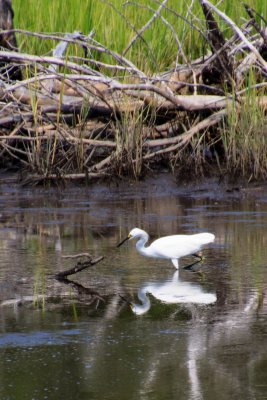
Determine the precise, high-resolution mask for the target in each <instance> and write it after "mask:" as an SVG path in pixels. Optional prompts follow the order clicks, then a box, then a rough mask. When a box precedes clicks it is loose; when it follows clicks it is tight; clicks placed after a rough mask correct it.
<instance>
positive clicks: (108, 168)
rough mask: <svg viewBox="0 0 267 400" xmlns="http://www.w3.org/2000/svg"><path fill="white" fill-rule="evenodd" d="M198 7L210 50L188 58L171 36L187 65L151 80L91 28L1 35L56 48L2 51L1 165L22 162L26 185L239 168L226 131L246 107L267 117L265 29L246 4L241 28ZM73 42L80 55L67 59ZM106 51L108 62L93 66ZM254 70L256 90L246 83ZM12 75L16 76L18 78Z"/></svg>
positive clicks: (202, 1)
mask: <svg viewBox="0 0 267 400" xmlns="http://www.w3.org/2000/svg"><path fill="white" fill-rule="evenodd" d="M199 2H200V4H201V6H202V10H203V13H204V16H205V19H206V28H207V30H206V32H202V33H201V34H202V35H204V36H205V38H206V41H207V42H208V44H209V47H210V52H209V53H208V54H204V55H203V56H202V57H201V58H200V59H196V60H191V61H189V60H188V59H187V57H186V56H185V54H184V52H183V48H182V45H181V43H180V42H179V38H178V37H177V36H175V38H176V41H177V43H178V44H179V48H180V54H179V57H182V58H183V59H184V61H185V62H184V63H183V64H178V63H175V67H174V68H173V69H172V70H170V71H166V72H164V73H160V74H156V75H153V76H147V75H146V74H145V73H144V72H143V71H141V70H140V69H139V68H138V67H137V66H136V65H134V64H133V62H131V61H129V60H128V59H127V58H126V57H125V56H123V55H121V54H117V53H116V52H114V51H111V50H110V49H108V48H106V47H105V46H104V45H102V44H101V43H99V42H97V41H96V40H95V39H94V34H93V32H91V33H90V34H89V35H88V36H85V35H83V34H81V33H77V32H75V33H74V34H65V35H64V36H63V35H62V36H61V35H57V36H56V35H47V34H38V33H33V32H26V31H21V30H18V29H17V30H14V29H12V30H3V31H2V32H0V37H1V38H5V37H7V36H8V35H12V34H14V32H20V34H24V35H34V36H37V37H38V38H39V39H40V40H47V39H50V40H51V39H52V40H54V41H57V42H58V44H57V46H56V47H55V49H54V51H53V55H52V56H37V55H31V54H25V53H19V52H17V51H14V48H13V47H9V48H8V46H5V47H6V48H5V49H3V48H2V50H1V51H0V63H1V66H2V67H1V70H0V127H1V136H0V146H1V163H2V166H6V165H10V163H12V164H17V165H19V166H20V168H21V165H23V166H24V168H23V169H24V170H25V171H28V172H30V174H29V175H28V177H30V180H31V181H36V182H39V181H42V180H46V179H58V178H64V179H76V178H86V179H91V178H98V177H103V176H111V175H124V174H131V175H132V176H134V177H140V175H141V174H142V171H143V170H144V169H145V167H153V166H159V165H161V163H162V162H164V165H166V163H167V164H168V166H171V167H175V166H178V167H179V166H181V165H187V167H188V168H191V167H192V165H194V168H199V166H200V165H203V163H204V164H206V165H207V163H208V165H211V164H212V163H214V162H215V164H216V166H217V167H218V166H219V167H220V168H221V166H222V162H223V161H222V160H223V159H224V161H225V160H226V161H225V162H226V164H227V165H228V167H229V169H230V168H232V167H233V166H236V168H239V169H241V170H242V169H244V170H245V169H246V168H245V167H244V165H243V164H242V163H243V161H242V160H241V161H240V157H239V156H238V154H236V153H235V154H234V153H231V157H230V158H231V162H230V158H229V154H230V153H228V152H230V149H231V148H234V146H233V144H232V139H233V138H232V136H231V129H232V128H229V125H230V124H231V123H232V127H233V124H236V125H238V124H239V122H238V121H239V120H238V119H236V118H234V117H233V116H235V117H236V115H239V110H240V109H243V110H244V109H246V107H247V108H248V109H249V110H251V111H252V109H253V105H255V104H256V108H257V110H259V109H260V110H261V112H262V114H261V115H262V116H265V110H266V107H267V97H266V96H264V92H265V88H266V77H267V62H266V59H267V23H266V21H265V20H264V19H263V17H261V16H257V13H256V12H255V10H252V9H251V8H249V7H248V6H245V7H246V10H247V13H248V16H249V20H248V21H247V22H246V23H245V24H244V25H243V26H242V27H238V26H237V25H236V24H235V23H234V22H233V21H232V20H231V19H230V18H229V17H228V16H227V15H225V14H224V13H223V12H221V11H220V10H218V9H217V8H216V7H215V6H214V5H212V3H211V2H210V1H208V0H199ZM165 3H166V0H165V1H162V2H161V3H160V5H159V8H158V10H156V12H155V14H154V15H153V18H151V20H150V21H149V22H148V23H147V24H146V26H144V27H143V28H142V29H141V30H140V31H139V32H138V33H137V34H136V36H135V37H134V38H133V40H132V41H131V43H130V45H129V47H131V46H133V45H134V43H135V42H136V41H137V40H138V39H139V38H140V37H141V36H142V34H143V33H144V31H145V30H146V29H148V27H149V26H150V24H152V23H153V20H154V19H156V18H159V16H160V13H161V10H162V9H163V8H164V7H166V4H165ZM215 16H216V18H215ZM256 17H258V19H260V24H259V23H258V22H256V19H257V18H256ZM216 19H220V20H222V21H223V22H224V23H225V24H226V25H227V26H228V27H230V28H231V30H232V32H233V34H232V36H231V37H230V38H228V39H226V38H225V36H224V33H223V31H222V30H221V29H220V27H219V24H218V22H217V21H216ZM263 25H264V26H265V27H264V28H262V26H263ZM173 34H174V35H176V34H175V32H173ZM70 44H74V45H75V46H78V47H79V48H80V49H82V51H83V52H84V55H83V56H82V57H74V56H70V55H69V54H68V55H66V49H67V48H68V46H69V45H70ZM103 54H105V55H108V56H109V57H110V59H112V60H113V62H111V63H109V64H107V63H105V62H103V61H99V60H100V58H101V55H103ZM175 59H177V54H174V60H175ZM252 71H253V77H254V78H253V87H252V85H251V80H250V81H249V77H250V76H251V72H252ZM18 73H19V74H20V73H21V74H22V75H21V79H20V80H16V81H15V80H14V74H17V75H16V77H17V76H18ZM252 89H253V93H254V95H253V105H252V104H251V102H252V99H251V90H252ZM248 94H249V95H248ZM226 117H227V118H226ZM229 117H230V118H229ZM233 118H234V121H233ZM231 119H232V121H231ZM265 123H266V120H265ZM226 126H228V128H227V129H228V130H227V131H226ZM236 128H237V126H236V127H235V134H236ZM263 129H265V128H263ZM222 131H224V132H227V134H226V135H224V134H223V133H222ZM229 132H230V133H229ZM252 134H253V135H254V134H255V132H252ZM265 136H266V132H261V140H264V143H265V142H266V138H265ZM260 147H261V149H262V146H260ZM243 150H244V149H243ZM243 150H242V152H243V153H244V151H243ZM265 150H266V147H265ZM249 151H250V152H251V151H254V152H255V149H254V150H253V149H251V148H250V149H249ZM227 157H228V159H227ZM258 157H259V155H256V153H255V154H254V155H253V156H252V158H251V154H250V161H249V162H250V163H251V165H250V170H251V169H252V173H253V174H254V175H257V173H260V172H262V173H265V172H266V171H267V161H266V170H265V169H264V168H263V167H262V161H260V162H259V170H257V171H256V170H255V158H258ZM265 157H267V156H265Z"/></svg>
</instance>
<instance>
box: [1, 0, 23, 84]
mask: <svg viewBox="0 0 267 400" xmlns="http://www.w3.org/2000/svg"><path fill="white" fill-rule="evenodd" d="M13 18H14V11H13V8H12V0H0V31H4V32H0V47H2V48H5V49H8V50H12V51H17V49H18V48H17V40H16V36H15V33H14V32H13V31H12V30H13V28H14V26H13ZM0 78H1V79H4V80H21V79H22V74H21V69H20V67H19V66H17V65H11V64H10V63H9V62H8V60H6V61H1V63H0Z"/></svg>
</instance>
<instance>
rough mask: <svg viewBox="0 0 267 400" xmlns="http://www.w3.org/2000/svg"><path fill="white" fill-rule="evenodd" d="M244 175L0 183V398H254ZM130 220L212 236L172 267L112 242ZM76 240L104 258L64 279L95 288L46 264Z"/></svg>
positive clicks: (262, 326) (248, 193)
mask: <svg viewBox="0 0 267 400" xmlns="http://www.w3.org/2000/svg"><path fill="white" fill-rule="evenodd" d="M252 189H253V190H236V189H233V190H231V191H230V192H228V191H226V188H225V187H224V186H223V185H218V183H216V182H207V183H206V184H201V185H199V186H198V185H192V186H190V187H187V186H182V185H179V186H177V185H176V184H175V182H174V180H173V178H171V177H169V176H168V175H163V176H161V177H160V179H159V180H158V181H156V180H150V181H149V182H144V183H139V184H128V183H125V184H122V185H119V186H117V185H115V184H113V183H111V184H110V185H100V184H97V185H94V186H93V187H88V188H77V187H72V188H65V189H57V188H50V189H42V188H34V189H32V188H31V189H29V188H18V187H16V186H12V185H8V184H3V183H2V185H1V186H0V304H1V306H0V318H1V325H0V326H1V329H0V356H1V357H0V399H1V400H9V399H10V400H14V399H15V400H24V399H25V400H26V399H27V400H29V399H32V400H33V399H37V400H42V399H49V400H50V399H65V400H68V399H109V400H113V399H114V400H115V399H127V400H128V399H129V400H132V399H144V400H145V399H149V400H150V399H151V400H152V399H155V400H158V399H159V400H161V399H180V400H183V399H185V400H188V399H189V400H200V399H205V400H206V399H212V400H213V399H216V400H223V399H227V400H228V399H245V400H246V399H248V400H250V399H257V400H258V399H267V341H266V336H267V312H266V310H267V307H266V306H267V303H266V298H265V293H266V289H265V288H266V281H267V246H266V244H267V233H266V226H267V196H266V193H267V191H265V189H264V188H262V189H259V188H256V187H255V188H252ZM134 226H138V227H143V228H145V229H146V230H147V231H148V232H149V233H150V234H151V237H153V238H156V237H159V236H163V235H167V234H173V233H177V232H180V233H191V232H199V231H206V230H208V231H211V232H213V233H215V235H216V242H215V243H214V244H211V245H210V246H209V248H208V249H207V250H205V252H204V255H205V259H204V261H203V262H202V263H201V264H200V265H198V266H197V267H196V268H197V271H198V272H195V273H193V272H190V271H182V270H181V271H180V273H179V276H177V275H176V274H175V270H174V268H173V267H172V264H171V263H168V261H165V260H153V259H147V258H144V257H142V256H140V255H138V254H137V253H136V251H135V248H134V244H133V242H129V243H127V244H125V245H124V246H122V247H121V248H119V249H117V248H116V244H117V243H118V242H119V241H120V240H121V239H122V238H123V237H124V236H125V235H126V234H127V233H128V231H129V230H130V229H131V228H133V227H134ZM85 251H86V252H90V253H91V254H92V255H93V256H94V257H97V256H104V257H105V258H104V260H103V261H102V262H101V263H99V264H97V265H95V266H94V267H92V268H89V269H87V270H85V271H83V272H81V273H80V274H77V275H73V276H72V277H70V279H72V280H73V281H74V282H76V283H79V284H81V285H83V286H84V287H86V288H90V289H92V290H94V293H95V292H97V295H95V294H93V295H92V294H91V295H90V294H87V295H86V294H78V293H77V291H76V289H75V287H74V286H73V285H65V284H64V283H61V282H59V281H57V280H55V279H54V277H53V275H54V274H55V273H56V272H59V271H62V270H64V269H67V268H70V267H72V266H74V264H75V260H73V259H65V258H62V255H67V254H77V253H81V252H85ZM190 261H192V259H191V258H188V259H183V260H182V261H181V264H183V265H186V264H187V263H188V262H190ZM148 293H150V294H148ZM138 295H139V297H140V298H141V301H140V300H139V298H138ZM124 299H125V300H126V301H125V300H124ZM127 301H129V302H132V303H133V304H135V305H136V307H140V305H142V302H143V306H142V307H141V309H140V308H138V309H137V311H138V312H136V309H135V308H134V307H133V309H131V307H130V306H129V304H128V303H127ZM140 310H141V312H139V311H140ZM134 311H135V313H134Z"/></svg>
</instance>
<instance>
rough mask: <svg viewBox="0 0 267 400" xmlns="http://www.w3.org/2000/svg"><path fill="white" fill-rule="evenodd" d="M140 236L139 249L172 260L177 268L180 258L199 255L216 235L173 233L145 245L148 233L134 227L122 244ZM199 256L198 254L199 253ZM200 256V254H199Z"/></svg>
mask: <svg viewBox="0 0 267 400" xmlns="http://www.w3.org/2000/svg"><path fill="white" fill-rule="evenodd" d="M135 238H139V240H138V241H137V243H136V249H137V251H138V252H139V253H140V254H142V255H143V256H146V257H155V258H165V259H168V260H171V261H172V263H173V265H174V266H175V268H177V269H178V268H179V262H178V260H179V258H181V257H185V256H188V255H197V254H195V253H197V252H198V251H199V250H201V248H202V247H203V246H204V245H205V244H208V243H212V242H213V241H214V239H215V236H214V235H213V234H212V233H208V232H204V233H196V234H193V235H172V236H164V237H162V238H159V239H157V240H155V241H154V242H152V243H151V245H150V246H147V247H145V244H146V243H147V242H148V240H149V236H148V234H147V233H146V232H145V231H143V230H142V229H139V228H134V229H132V230H131V232H130V233H129V235H128V237H127V238H126V239H124V240H123V241H121V242H120V243H119V244H118V246H121V245H122V244H123V243H124V242H125V241H126V240H128V239H130V240H131V239H135ZM197 256H198V255H197ZM198 257H199V256H198Z"/></svg>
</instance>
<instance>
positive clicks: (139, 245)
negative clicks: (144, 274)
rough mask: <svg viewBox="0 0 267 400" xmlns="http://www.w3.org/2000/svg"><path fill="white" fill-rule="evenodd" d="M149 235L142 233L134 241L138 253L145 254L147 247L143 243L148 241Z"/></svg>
mask: <svg viewBox="0 0 267 400" xmlns="http://www.w3.org/2000/svg"><path fill="white" fill-rule="evenodd" d="M148 239H149V236H148V234H147V233H146V234H144V235H143V236H142V237H140V239H139V240H138V241H137V242H136V249H137V251H139V253H140V254H142V255H144V256H146V255H147V248H146V247H145V244H146V243H147V242H148Z"/></svg>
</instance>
